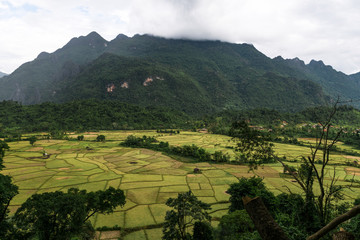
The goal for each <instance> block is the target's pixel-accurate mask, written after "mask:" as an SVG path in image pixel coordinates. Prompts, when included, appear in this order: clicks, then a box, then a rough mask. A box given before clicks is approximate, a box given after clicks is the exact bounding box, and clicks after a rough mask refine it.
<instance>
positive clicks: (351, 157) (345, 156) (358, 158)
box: [343, 155, 360, 160]
mask: <svg viewBox="0 0 360 240" xmlns="http://www.w3.org/2000/svg"><path fill="white" fill-rule="evenodd" d="M343 157H344V158H347V159H356V160H360V157H356V156H349V155H343Z"/></svg>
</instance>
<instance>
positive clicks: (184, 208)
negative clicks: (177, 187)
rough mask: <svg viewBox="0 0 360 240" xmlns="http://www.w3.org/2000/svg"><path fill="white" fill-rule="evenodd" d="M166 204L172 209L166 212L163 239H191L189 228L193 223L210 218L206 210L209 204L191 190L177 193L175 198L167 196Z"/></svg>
mask: <svg viewBox="0 0 360 240" xmlns="http://www.w3.org/2000/svg"><path fill="white" fill-rule="evenodd" d="M166 205H167V206H169V207H172V208H173V209H172V210H170V211H167V212H166V216H165V223H164V227H163V234H164V235H163V237H162V239H164V240H173V239H181V240H187V239H191V234H190V233H189V228H190V227H192V226H193V225H194V222H196V221H199V222H202V221H210V219H211V217H210V216H209V214H208V213H207V212H206V211H207V210H209V209H211V208H210V205H209V204H207V203H203V202H202V201H200V200H198V199H197V197H196V196H194V194H193V193H192V192H191V191H189V192H185V193H179V194H178V197H177V198H169V199H168V200H167V201H166ZM206 232H207V230H206ZM204 233H205V232H204ZM197 234H200V232H198V233H197Z"/></svg>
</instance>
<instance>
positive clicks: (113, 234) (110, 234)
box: [100, 231, 121, 240]
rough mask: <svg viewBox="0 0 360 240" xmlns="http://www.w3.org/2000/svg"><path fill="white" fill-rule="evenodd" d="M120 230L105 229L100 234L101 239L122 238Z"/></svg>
mask: <svg viewBox="0 0 360 240" xmlns="http://www.w3.org/2000/svg"><path fill="white" fill-rule="evenodd" d="M120 236H121V235H120V231H104V232H101V234H100V239H101V240H103V239H104V240H105V239H109V240H110V239H119V238H120Z"/></svg>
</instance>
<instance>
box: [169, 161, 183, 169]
mask: <svg viewBox="0 0 360 240" xmlns="http://www.w3.org/2000/svg"><path fill="white" fill-rule="evenodd" d="M182 165H183V163H182V162H174V164H173V165H172V166H171V167H172V168H179V167H181V166H182Z"/></svg>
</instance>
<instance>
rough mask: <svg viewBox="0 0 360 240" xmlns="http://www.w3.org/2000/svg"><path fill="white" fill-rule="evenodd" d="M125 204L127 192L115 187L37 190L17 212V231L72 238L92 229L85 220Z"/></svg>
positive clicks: (25, 235) (47, 237) (18, 233)
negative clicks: (44, 191)
mask: <svg viewBox="0 0 360 240" xmlns="http://www.w3.org/2000/svg"><path fill="white" fill-rule="evenodd" d="M124 204H125V195H124V192H123V191H122V190H119V189H117V190H116V189H114V188H112V187H110V188H109V189H107V190H105V191H97V192H89V193H87V192H86V190H81V191H80V190H79V189H76V188H71V189H69V190H68V192H67V193H64V192H60V191H56V192H47V193H42V194H34V195H32V196H31V197H30V198H28V199H27V200H26V202H25V203H23V204H22V205H21V207H20V208H19V209H18V210H17V211H16V213H15V216H14V220H15V223H16V227H17V235H18V237H21V238H29V237H33V236H37V237H38V238H39V239H40V240H42V239H44V240H45V239H46V240H51V239H70V238H71V237H72V236H75V235H77V234H80V233H81V232H82V231H83V230H84V229H87V230H88V229H89V228H86V222H87V221H88V219H89V218H90V217H91V216H93V215H94V214H95V213H103V214H108V213H111V212H113V211H114V209H115V208H116V207H117V206H123V205H124Z"/></svg>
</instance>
